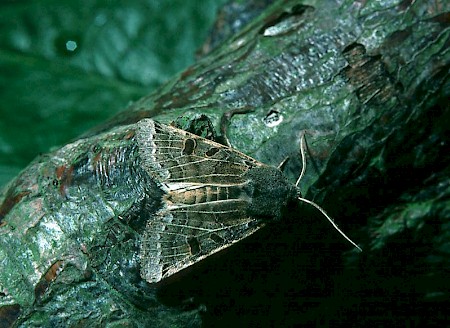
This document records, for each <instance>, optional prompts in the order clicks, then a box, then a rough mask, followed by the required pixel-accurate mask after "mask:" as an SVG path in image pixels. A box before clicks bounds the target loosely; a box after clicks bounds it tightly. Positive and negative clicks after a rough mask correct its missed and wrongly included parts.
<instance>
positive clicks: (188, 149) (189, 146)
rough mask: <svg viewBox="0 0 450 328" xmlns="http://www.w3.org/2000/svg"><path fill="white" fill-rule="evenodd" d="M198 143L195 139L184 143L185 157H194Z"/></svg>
mask: <svg viewBox="0 0 450 328" xmlns="http://www.w3.org/2000/svg"><path fill="white" fill-rule="evenodd" d="M195 146H196V143H195V140H194V139H190V138H189V139H186V141H185V142H184V148H183V151H182V154H183V155H192V153H193V152H194V149H195Z"/></svg>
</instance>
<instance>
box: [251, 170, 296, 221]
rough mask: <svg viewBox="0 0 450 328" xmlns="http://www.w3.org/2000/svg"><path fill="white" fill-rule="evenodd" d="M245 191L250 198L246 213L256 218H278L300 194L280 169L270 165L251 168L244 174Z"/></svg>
mask: <svg viewBox="0 0 450 328" xmlns="http://www.w3.org/2000/svg"><path fill="white" fill-rule="evenodd" d="M245 177H246V178H247V184H246V187H245V191H246V193H247V195H248V197H249V198H250V200H251V201H250V205H249V207H248V214H249V215H250V216H252V217H255V218H258V219H272V220H273V219H275V220H279V219H281V218H282V217H283V215H284V213H285V212H286V210H287V209H288V207H289V204H291V203H293V202H296V201H297V197H298V196H300V194H299V191H298V189H297V188H296V187H295V186H294V185H293V184H292V183H291V182H289V181H288V180H287V179H286V177H285V176H284V175H283V173H281V171H280V170H278V169H276V168H274V167H271V166H265V165H264V166H259V167H254V168H251V169H250V170H249V171H248V172H247V173H246V175H245Z"/></svg>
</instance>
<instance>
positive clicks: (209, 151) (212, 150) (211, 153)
mask: <svg viewBox="0 0 450 328" xmlns="http://www.w3.org/2000/svg"><path fill="white" fill-rule="evenodd" d="M219 150H220V149H219V148H217V147H212V148H209V149H208V151H207V152H206V153H205V154H206V156H208V157H211V156H214V154H216V153H217V152H218V151H219Z"/></svg>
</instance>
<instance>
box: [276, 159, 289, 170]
mask: <svg viewBox="0 0 450 328" xmlns="http://www.w3.org/2000/svg"><path fill="white" fill-rule="evenodd" d="M288 160H289V156H286V157H285V158H284V159H283V160H282V161H281V163H280V164H278V166H277V169H278V170H280V171H282V170H283V167H284V166H285V165H286V163H287V161H288Z"/></svg>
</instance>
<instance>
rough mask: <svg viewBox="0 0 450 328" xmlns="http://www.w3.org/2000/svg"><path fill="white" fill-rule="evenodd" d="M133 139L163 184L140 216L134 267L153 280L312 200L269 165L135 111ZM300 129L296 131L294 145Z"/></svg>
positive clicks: (153, 175)
mask: <svg viewBox="0 0 450 328" xmlns="http://www.w3.org/2000/svg"><path fill="white" fill-rule="evenodd" d="M136 136H137V143H138V148H139V154H140V158H141V160H142V163H143V166H144V168H145V171H146V172H147V173H148V175H150V177H151V178H152V179H154V180H155V181H157V183H158V185H159V188H161V190H162V191H163V193H162V202H161V204H162V205H161V207H160V209H159V210H158V211H157V212H156V213H155V214H154V215H153V216H152V217H150V218H148V221H147V223H146V227H145V231H144V233H143V235H142V239H141V246H140V254H139V257H140V274H141V277H142V278H143V279H144V280H146V281H147V282H149V283H157V282H159V281H161V280H162V279H164V278H167V277H169V276H171V275H173V274H175V273H177V272H179V271H180V270H182V269H184V268H186V267H188V266H190V265H192V264H194V263H196V262H198V261H200V260H202V259H204V258H205V257H207V256H209V255H212V254H213V253H216V252H218V251H220V250H222V249H224V248H226V247H229V246H230V245H232V244H233V243H235V242H237V241H239V240H242V239H243V238H245V237H247V236H249V235H251V234H252V233H254V232H255V231H256V230H258V229H260V228H261V227H263V226H264V225H266V224H267V222H269V221H273V220H280V219H281V218H282V216H283V214H284V213H285V211H286V210H287V209H288V206H289V204H291V203H293V202H298V201H302V202H306V203H308V204H310V205H312V206H314V207H315V208H317V209H318V210H319V211H320V212H321V213H322V214H323V215H324V216H325V217H326V218H327V219H328V220H329V221H330V222H331V224H332V225H333V226H334V228H335V229H337V230H338V231H339V233H340V234H341V235H342V236H344V238H346V239H347V240H348V241H349V242H350V243H352V244H353V245H354V246H355V247H356V248H358V249H359V250H360V248H359V247H358V246H357V245H356V244H355V243H354V242H353V241H351V240H350V239H349V238H348V237H347V236H346V235H345V234H344V233H343V232H342V231H341V230H339V228H338V227H337V226H336V224H335V223H334V222H333V220H332V219H331V218H330V217H329V216H328V215H327V214H326V213H325V211H324V210H323V209H322V208H320V207H319V206H318V205H317V204H315V203H313V202H311V201H309V200H307V199H304V198H302V197H301V195H300V192H299V189H298V187H297V185H298V183H299V182H300V180H301V177H302V175H303V173H304V169H305V164H306V163H305V154H304V148H303V147H302V148H301V151H302V160H303V169H302V174H301V175H300V177H299V180H298V181H297V183H296V184H292V183H291V182H289V181H288V180H287V179H286V177H285V176H284V175H283V173H282V172H281V171H280V170H279V169H278V168H275V167H272V166H268V165H265V164H263V163H260V162H258V161H257V160H255V159H253V158H251V157H249V156H247V155H245V154H243V153H241V152H239V151H237V150H235V149H233V148H230V147H227V146H224V145H222V144H219V143H216V142H214V141H210V140H207V139H204V138H202V137H199V136H197V135H194V134H191V133H189V132H186V131H183V130H180V129H177V128H175V127H172V126H167V125H163V124H160V123H158V122H155V121H153V120H151V119H143V120H141V121H139V122H138V123H137V130H136ZM303 142H304V137H302V145H303Z"/></svg>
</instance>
